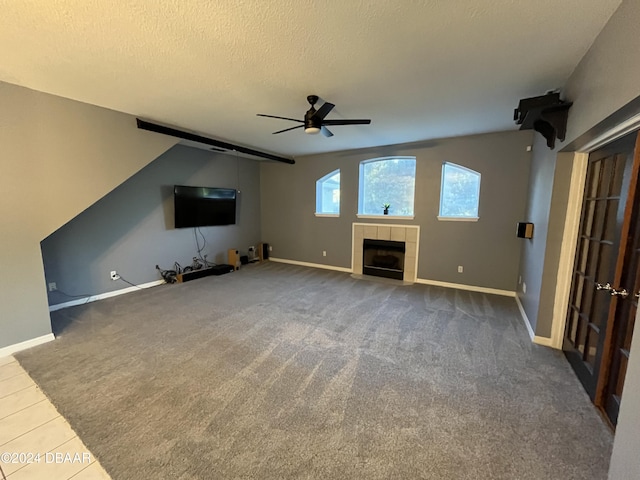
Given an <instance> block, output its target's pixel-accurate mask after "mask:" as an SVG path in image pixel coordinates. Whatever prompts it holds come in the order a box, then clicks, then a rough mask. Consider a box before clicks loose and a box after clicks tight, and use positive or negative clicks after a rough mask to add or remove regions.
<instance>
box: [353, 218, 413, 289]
mask: <svg viewBox="0 0 640 480" xmlns="http://www.w3.org/2000/svg"><path fill="white" fill-rule="evenodd" d="M351 238H352V250H351V268H352V269H353V273H354V274H356V275H362V244H363V243H364V239H365V238H369V239H371V240H393V241H396V242H405V255H404V278H403V280H404V281H405V282H415V281H416V277H417V273H418V241H419V239H420V227H419V226H417V225H389V224H386V225H385V224H380V223H354V224H353V231H352V235H351Z"/></svg>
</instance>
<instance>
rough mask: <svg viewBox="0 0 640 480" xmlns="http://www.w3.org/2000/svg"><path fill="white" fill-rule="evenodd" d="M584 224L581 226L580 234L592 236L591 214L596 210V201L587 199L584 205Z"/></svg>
mask: <svg viewBox="0 0 640 480" xmlns="http://www.w3.org/2000/svg"><path fill="white" fill-rule="evenodd" d="M584 209H585V210H584V219H583V221H584V224H583V226H582V234H583V235H584V236H585V237H592V236H593V235H592V234H591V231H592V230H593V216H594V215H595V211H596V201H595V200H589V201H587V202H586V204H585V206H584Z"/></svg>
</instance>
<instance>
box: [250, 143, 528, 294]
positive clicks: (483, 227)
mask: <svg viewBox="0 0 640 480" xmlns="http://www.w3.org/2000/svg"><path fill="white" fill-rule="evenodd" d="M327 141H331V140H330V139H327ZM531 142H532V133H531V132H518V131H513V132H499V133H493V134H486V135H473V136H467V137H456V138H448V139H440V140H434V141H430V142H426V143H422V144H421V143H415V144H405V145H392V146H387V147H380V148H371V149H363V150H355V151H347V152H338V153H329V154H324V155H314V156H305V157H301V158H297V159H296V164H295V165H293V166H291V165H278V164H263V165H262V166H261V192H262V233H263V237H264V238H265V240H266V241H268V242H269V243H270V244H271V245H272V247H273V252H272V255H273V256H274V257H278V258H284V259H289V260H296V261H302V262H310V263H317V264H327V265H332V266H337V267H345V268H350V267H351V225H352V223H353V222H364V223H389V224H398V223H402V224H417V225H420V226H421V239H420V245H419V248H420V252H419V257H420V260H419V264H418V278H421V279H427V280H436V281H442V282H450V283H458V284H465V285H474V286H481V287H487V288H496V289H502V290H509V291H514V290H515V289H516V284H517V279H518V266H519V261H520V250H521V247H522V242H523V240H521V239H518V238H516V237H515V224H516V222H518V221H521V220H522V219H523V218H524V215H525V205H526V192H527V186H528V177H529V159H530V156H531V154H530V153H529V152H527V151H526V147H527V146H528V145H530V144H531ZM392 155H413V156H415V157H416V160H417V161H416V163H417V165H416V196H415V209H414V210H415V219H414V220H387V219H382V220H378V219H370V220H369V219H364V218H363V219H358V218H357V217H356V213H357V209H358V168H359V162H360V161H362V160H367V159H371V158H377V157H384V156H392ZM445 161H448V162H453V163H457V164H459V165H463V166H465V167H468V168H471V169H473V170H476V171H478V172H480V173H481V174H482V184H481V188H480V214H479V216H480V220H479V221H478V222H477V223H472V222H440V221H438V220H437V218H436V217H437V215H438V207H439V201H440V176H441V169H442V163H443V162H445ZM337 168H339V169H340V171H341V178H340V181H341V215H340V217H339V218H317V217H315V216H314V211H315V182H316V180H318V179H319V178H321V177H322V176H324V175H326V174H327V173H329V172H331V171H333V170H335V169H337ZM323 250H326V251H327V256H326V257H323V256H322V251H323ZM458 265H463V266H464V273H462V274H459V273H457V266H458Z"/></svg>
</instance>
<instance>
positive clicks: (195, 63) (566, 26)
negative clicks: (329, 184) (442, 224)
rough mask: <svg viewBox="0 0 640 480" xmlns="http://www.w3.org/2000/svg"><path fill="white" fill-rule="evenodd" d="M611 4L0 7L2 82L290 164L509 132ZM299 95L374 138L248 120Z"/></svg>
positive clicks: (427, 1)
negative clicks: (310, 157) (284, 158)
mask: <svg viewBox="0 0 640 480" xmlns="http://www.w3.org/2000/svg"><path fill="white" fill-rule="evenodd" d="M620 2H621V0H535V1H524V0H522V1H520V0H515V1H514V0H476V1H472V0H449V1H442V0H422V1H419V0H416V1H411V0H403V1H399V0H396V1H391V0H380V1H370V0H347V1H345V0H324V1H310V0H309V1H306V0H305V1H301V0H268V1H257V0H253V1H251V0H217V1H179V0H156V1H148V0H132V1H123V0H112V1H109V2H106V1H99V0H57V1H48V2H43V1H37V0H30V1H12V0H0V11H1V12H2V14H1V15H0V58H2V61H0V80H2V81H6V82H9V83H14V84H18V85H22V86H26V87H29V88H32V89H34V90H39V91H42V92H47V93H51V94H55V95H60V96H63V97H67V98H71V99H75V100H79V101H82V102H87V103H90V104H94V105H99V106H103V107H107V108H110V109H114V110H118V111H122V112H126V113H130V114H133V115H136V116H139V117H142V118H144V119H147V120H152V121H156V122H159V123H164V124H168V125H172V126H177V127H180V128H183V129H187V130H191V131H194V132H197V133H200V134H204V135H207V136H210V137H213V138H216V139H220V140H225V141H229V142H232V143H237V144H241V145H247V146H251V147H255V148H258V149H262V150H265V151H269V152H274V153H279V154H283V155H291V156H295V155H302V154H311V153H320V152H328V151H336V150H345V149H352V148H360V147H369V146H378V145H386V144H393V143H403V142H412V141H420V140H428V139H433V138H441V137H448V136H456V135H464V134H472V133H482V132H490V131H498V130H509V129H514V130H515V129H516V128H517V126H516V125H515V123H514V122H513V109H514V108H515V107H516V106H517V104H518V101H519V99H521V98H526V97H531V96H536V95H541V94H544V93H545V92H546V91H548V90H552V89H556V88H561V87H563V85H564V84H565V82H566V80H567V79H568V77H569V76H570V74H571V72H572V71H573V69H574V68H575V67H576V65H577V64H578V62H579V61H580V59H581V58H582V56H583V55H584V54H585V53H586V52H587V50H588V48H589V46H590V45H591V43H592V42H593V40H594V39H595V37H596V36H597V35H598V33H599V32H600V30H601V29H602V27H603V26H604V25H605V23H606V22H607V20H608V19H609V18H610V16H611V15H612V14H613V12H614V11H615V9H616V8H617V7H618V5H619V4H620ZM309 94H317V95H319V96H320V98H321V99H322V100H326V101H330V102H331V103H334V104H335V105H336V107H335V108H334V110H333V111H332V112H331V113H330V114H329V115H328V117H327V118H329V119H336V120H337V119H344V118H370V119H371V120H372V124H371V125H358V126H337V127H333V128H332V131H333V133H334V134H335V136H334V137H331V138H325V137H323V136H322V135H313V136H312V135H306V134H304V133H303V131H302V129H298V130H293V131H291V132H286V133H282V134H279V135H272V132H274V131H277V130H281V129H284V128H288V127H291V126H295V124H294V123H292V122H287V121H285V120H277V119H269V118H261V117H257V116H256V114H257V113H266V114H271V115H279V116H284V117H293V118H300V119H302V118H303V116H304V112H305V111H306V110H307V109H308V107H309V105H308V104H307V101H306V97H307V95H309ZM322 100H321V102H322ZM321 102H319V104H321Z"/></svg>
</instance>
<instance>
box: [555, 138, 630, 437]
mask: <svg viewBox="0 0 640 480" xmlns="http://www.w3.org/2000/svg"><path fill="white" fill-rule="evenodd" d="M639 138H640V136H639V135H638V134H637V133H633V134H629V135H627V136H625V137H623V138H621V139H620V140H617V141H615V142H613V143H611V144H609V145H607V146H605V147H603V148H601V149H600V150H598V151H595V152H592V153H591V154H590V155H589V165H588V167H587V180H586V184H585V191H584V200H583V205H582V217H581V223H580V230H579V237H578V244H577V250H576V257H575V262H574V271H573V280H572V286H571V294H570V297H569V298H570V300H569V307H568V311H567V321H566V327H565V334H564V342H563V350H564V351H565V355H566V357H567V359H568V360H569V362H570V363H571V366H572V367H573V369H574V370H575V372H576V374H577V376H578V378H579V379H580V381H581V382H582V384H583V385H584V388H585V390H586V391H587V393H588V394H589V396H590V397H591V399H592V400H593V402H594V403H595V404H596V405H597V406H598V407H599V408H600V409H601V410H602V411H603V412H604V413H605V414H606V415H607V417H608V418H609V420H610V421H611V423H612V424H613V425H615V423H616V421H617V416H618V410H619V406H620V398H621V395H622V385H623V382H624V375H625V372H626V365H627V359H628V357H629V348H630V342H631V333H632V331H633V325H634V319H635V312H636V309H637V304H638V301H637V300H638V299H637V297H636V296H635V295H636V293H638V292H639V291H640V285H639V284H638V281H640V275H638V267H639V265H640V222H639V221H638V217H639V216H640V215H639V213H638V204H640V194H637V190H638V181H637V180H638V169H639V167H640V155H639V154H638V153H639V152H640V148H639V147H640V144H639V143H638V139H639Z"/></svg>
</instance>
